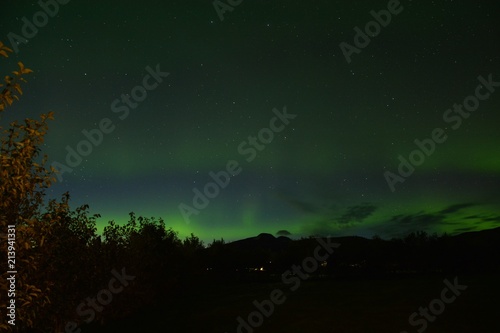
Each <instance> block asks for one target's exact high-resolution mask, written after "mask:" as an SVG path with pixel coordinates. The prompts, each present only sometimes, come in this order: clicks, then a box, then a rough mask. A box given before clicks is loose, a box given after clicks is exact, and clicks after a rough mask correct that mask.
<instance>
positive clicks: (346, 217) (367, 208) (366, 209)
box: [337, 203, 377, 224]
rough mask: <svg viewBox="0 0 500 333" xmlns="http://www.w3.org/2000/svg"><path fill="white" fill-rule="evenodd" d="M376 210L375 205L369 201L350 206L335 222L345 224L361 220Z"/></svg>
mask: <svg viewBox="0 0 500 333" xmlns="http://www.w3.org/2000/svg"><path fill="white" fill-rule="evenodd" d="M376 210H377V207H375V206H374V205H372V204H369V203H363V204H361V205H357V206H351V207H349V208H347V212H345V213H344V214H342V215H341V216H340V217H339V218H338V219H337V222H338V223H340V224H347V223H351V222H358V223H359V222H362V221H363V220H364V219H366V218H367V217H369V216H370V215H372V214H373V212H374V211H376Z"/></svg>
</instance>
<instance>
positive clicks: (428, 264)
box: [16, 194, 499, 332]
mask: <svg viewBox="0 0 500 333" xmlns="http://www.w3.org/2000/svg"><path fill="white" fill-rule="evenodd" d="M97 218H99V215H90V213H89V210H88V206H87V205H84V206H82V207H79V208H77V209H76V210H71V209H70V207H69V195H68V194H65V195H64V196H63V198H62V200H61V201H60V202H57V201H50V203H49V205H48V207H47V209H46V210H45V211H44V212H43V213H39V214H38V215H36V216H35V217H34V220H36V223H34V224H31V225H29V226H24V227H27V228H24V229H23V225H19V226H17V228H19V229H20V230H28V231H29V232H30V234H29V244H21V245H22V246H23V248H22V251H19V254H18V258H17V262H18V266H17V270H18V272H19V273H20V274H21V275H22V276H24V279H21V280H20V281H21V282H22V283H28V284H29V286H30V288H33V293H31V294H30V293H28V296H27V298H26V300H24V302H23V304H18V306H19V308H18V311H19V318H18V319H19V320H18V321H17V322H16V329H19V330H20V331H23V332H29V331H33V332H54V328H56V330H55V331H56V332H79V331H78V329H79V328H80V327H85V325H86V324H89V323H92V324H94V325H95V324H97V323H105V322H107V321H114V320H119V319H121V318H124V317H128V316H130V315H133V314H137V312H138V311H139V310H141V309H142V310H143V309H145V308H148V307H150V306H154V305H156V304H162V303H164V302H165V300H168V299H175V298H176V297H183V295H184V294H185V293H188V292H190V288H191V287H192V286H194V285H196V286H198V287H200V286H206V287H210V285H211V284H214V283H224V284H226V283H232V282H236V283H239V282H248V281H252V282H256V281H273V282H279V281H280V280H281V274H282V273H283V272H285V271H286V270H288V269H290V267H291V266H292V265H295V264H300V263H301V262H302V260H303V259H304V258H306V257H310V256H312V255H313V250H314V248H315V247H316V246H317V245H318V241H317V239H316V238H314V237H310V238H303V239H300V240H295V241H293V240H291V239H289V238H286V237H278V238H275V237H274V236H272V235H268V234H261V235H259V236H258V237H254V238H251V239H246V240H242V241H237V242H232V243H225V242H224V241H223V240H214V241H213V242H212V243H211V244H209V245H208V246H206V247H205V246H204V244H203V242H202V241H200V239H199V238H197V237H196V236H194V235H192V234H191V236H190V237H187V238H185V239H180V238H179V236H178V234H177V232H175V231H174V230H172V229H171V228H167V227H166V225H165V222H164V221H163V220H162V219H161V218H158V219H157V218H146V217H141V216H139V217H137V216H136V215H135V214H134V213H130V219H129V221H128V222H127V223H126V224H124V225H118V224H116V223H115V222H113V221H111V222H109V223H108V225H107V226H106V227H105V228H104V231H103V233H102V235H99V234H98V233H97V229H96V221H97ZM24 239H25V240H26V239H28V238H26V235H25V236H24ZM497 239H498V237H496V238H495V237H493V238H492V239H488V238H487V237H482V236H478V237H476V238H473V237H472V238H470V237H469V238H464V237H462V238H459V237H450V236H447V235H443V236H440V237H438V236H436V235H428V234H427V233H425V232H416V233H412V234H410V235H408V236H407V237H405V238H403V239H393V240H390V241H387V240H382V239H380V238H377V237H375V238H374V239H365V238H361V237H340V238H334V241H335V242H337V243H339V244H340V245H341V246H340V247H339V248H338V249H337V250H336V251H335V252H334V253H333V255H332V256H330V257H329V258H328V259H327V260H326V261H325V262H322V263H320V265H319V267H318V269H317V270H316V271H315V272H314V273H313V274H310V278H311V279H317V278H353V277H355V278H374V277H389V276H403V275H408V274H428V273H438V274H452V273H453V274H459V273H461V274H463V273H478V272H493V271H496V272H498V266H497V263H498V262H499V261H498V260H496V261H495V260H494V259H493V257H492V254H494V252H493V251H495V249H497V248H498V246H497V245H496V244H497ZM488 249H491V251H492V252H491V253H490V255H487V254H488V253H487V252H488ZM497 254H498V253H497ZM494 258H497V259H498V255H497V256H496V257H494ZM19 287H22V286H19ZM202 288H203V287H202ZM21 289H22V288H21ZM92 302H94V303H92ZM68 325H69V326H68Z"/></svg>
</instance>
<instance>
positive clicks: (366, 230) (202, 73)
mask: <svg viewBox="0 0 500 333" xmlns="http://www.w3.org/2000/svg"><path fill="white" fill-rule="evenodd" d="M42 2H43V1H42ZM61 2H63V3H64V1H61ZM223 2H224V3H227V2H226V1H223ZM234 2H236V1H234ZM400 5H401V6H402V8H403V10H402V11H401V12H400V13H399V14H397V16H396V15H394V16H392V20H391V22H390V23H389V24H388V25H387V26H386V27H383V28H382V29H381V31H380V33H379V34H378V35H377V36H374V37H371V40H370V43H369V44H368V45H366V47H364V48H362V49H360V52H359V53H354V54H352V57H351V58H352V59H351V60H352V61H351V62H350V63H348V62H347V61H346V58H345V56H344V54H343V52H342V49H341V48H340V47H339V45H340V44H341V43H348V44H351V45H354V38H355V34H356V30H355V27H359V28H360V29H361V30H363V28H364V27H365V25H366V24H367V23H368V22H370V21H372V20H374V18H373V16H372V15H371V14H370V11H372V10H373V11H375V12H379V11H381V10H383V9H386V8H387V7H388V1H376V2H356V3H353V2H348V1H326V0H325V1H311V2H308V3H307V4H306V3H303V2H291V1H264V0H262V1H242V2H241V3H240V4H239V5H238V6H234V7H233V10H232V11H226V12H225V13H224V15H223V17H224V20H222V21H221V20H220V17H219V15H218V13H217V11H216V9H215V8H214V6H213V1H177V0H176V1H167V2H162V1H152V0H146V1H141V2H137V1H108V2H106V3H99V4H96V5H95V6H88V4H86V3H83V2H81V1H76V0H72V1H67V3H66V4H59V5H58V12H57V14H54V16H53V17H49V18H48V21H47V24H46V25H44V26H43V27H39V28H38V29H37V30H38V32H37V33H36V34H34V36H33V37H32V38H27V39H28V42H27V43H26V44H25V43H22V42H21V43H19V45H17V48H18V52H17V53H15V54H12V56H11V57H9V58H8V59H5V60H3V62H2V69H3V72H2V73H3V74H4V75H6V74H7V72H8V71H10V70H11V69H14V68H15V64H16V63H17V62H18V61H22V62H23V63H24V64H25V65H26V66H27V67H29V68H31V69H33V70H34V72H35V73H34V74H32V75H31V76H30V77H28V83H27V84H26V85H25V86H24V95H23V97H22V99H21V100H20V101H19V102H17V103H16V104H15V105H13V106H12V108H11V109H10V110H9V112H7V113H6V116H5V117H4V118H2V119H0V121H1V122H2V125H4V124H8V123H9V122H10V121H12V120H14V119H24V118H25V117H32V118H34V117H38V115H39V114H40V113H46V112H49V111H54V112H55V120H54V121H52V122H51V123H50V124H49V125H50V129H49V134H48V135H47V137H46V141H45V145H44V147H43V153H45V154H48V156H49V161H50V163H52V162H58V163H63V164H67V163H66V161H65V160H66V158H67V153H68V151H67V149H66V147H67V146H69V147H72V148H74V149H77V148H76V147H77V145H78V144H79V142H81V141H82V140H86V139H88V138H87V137H86V136H85V134H84V133H82V131H92V130H93V129H96V128H99V127H100V126H101V125H102V120H103V119H109V120H110V123H106V124H105V127H106V128H108V129H110V128H111V127H110V126H114V127H113V130H109V132H108V133H104V134H103V136H102V140H99V144H97V145H93V146H92V152H91V153H89V154H88V156H84V157H83V158H82V160H81V162H80V163H77V164H78V165H77V166H75V167H72V169H73V170H72V172H66V173H64V174H63V175H62V181H60V182H58V183H56V184H55V185H54V186H53V187H52V188H51V189H50V191H49V195H50V196H51V197H54V198H55V197H59V196H60V195H61V194H62V193H64V192H65V191H69V192H70V194H71V198H72V204H73V205H74V206H76V205H80V204H84V203H85V204H89V205H90V207H91V211H92V212H93V213H100V214H101V216H102V217H101V218H100V219H99V226H100V227H101V228H102V227H103V226H104V225H105V224H106V223H107V221H108V220H115V221H117V222H119V223H123V222H126V221H127V220H128V213H129V212H131V211H133V212H135V213H136V214H137V215H144V216H148V217H150V216H156V217H162V218H163V219H164V220H165V221H166V224H167V226H169V227H172V228H173V229H174V230H176V231H179V233H180V236H181V237H184V236H188V235H189V234H190V233H194V234H195V235H197V236H199V237H200V238H201V239H203V240H204V241H205V242H210V241H212V239H220V238H221V237H223V238H224V239H225V240H236V239H239V238H244V237H251V236H255V235H257V234H259V233H261V232H267V233H271V234H276V233H277V232H278V231H279V230H286V231H288V232H289V233H290V234H291V237H300V236H309V235H335V236H341V235H359V236H364V237H372V236H373V235H375V234H377V235H380V236H381V237H383V238H391V237H395V236H401V235H405V234H407V233H409V232H411V231H416V230H425V231H427V232H430V233H433V232H437V233H442V232H448V233H452V234H455V233H460V232H465V231H474V230H483V229H489V228H494V227H498V226H500V200H499V199H500V193H499V188H500V148H499V147H500V146H499V143H500V131H499V130H498V124H499V120H500V114H499V107H500V89H499V88H496V90H495V85H494V84H493V85H492V87H493V88H492V89H493V91H491V90H487V88H486V87H483V89H482V90H481V91H482V92H483V93H484V92H486V91H488V92H489V93H490V95H489V97H488V98H487V99H485V100H481V101H480V103H479V105H478V107H477V109H476V110H475V111H474V112H471V113H470V114H468V116H467V117H465V116H464V117H462V118H461V120H460V121H461V122H460V125H459V126H457V122H458V120H454V121H448V122H447V121H445V120H444V119H443V115H444V114H447V110H449V109H453V108H454V105H455V104H461V103H465V102H464V99H466V98H467V97H468V96H471V95H474V93H475V90H476V87H477V86H478V85H479V84H482V85H483V86H484V85H485V84H484V82H482V81H481V80H478V77H482V78H484V79H485V80H488V78H491V80H492V81H494V82H500V66H499V60H500V56H499V55H500V49H499V46H498V42H495V41H497V40H498V38H499V37H500V26H499V25H498V24H497V23H496V18H497V15H495V13H498V9H499V5H498V4H497V3H496V2H494V1H484V2H475V1H465V2H460V3H457V2H453V1H426V2H417V1H401V2H400ZM40 10H41V7H40V5H39V4H38V3H37V2H36V1H15V2H14V1H12V2H9V5H8V6H7V5H4V6H3V8H2V11H1V14H0V31H1V35H0V41H2V42H3V43H4V44H6V45H7V46H9V47H11V48H12V46H11V45H10V41H9V37H8V34H9V33H10V32H12V33H15V34H17V35H22V34H23V32H22V30H23V24H25V21H23V17H26V18H27V19H28V20H30V21H32V20H33V16H34V14H35V13H37V12H38V11H40ZM11 36H12V35H11ZM157 66H159V67H157ZM148 68H149V70H148ZM157 68H159V69H160V70H161V71H162V72H164V73H168V76H167V75H166V74H165V75H164V76H163V77H161V82H160V81H158V80H157V81H155V80H154V75H153V74H152V72H154V71H155V70H157ZM148 74H149V75H150V76H152V77H153V78H152V79H151V80H149V81H144V80H145V79H144V78H145V76H146V75H148ZM150 78H151V77H150ZM154 82H157V83H158V84H157V85H155V87H154V89H147V86H149V87H150V88H152V85H153V84H154ZM137 86H144V87H146V88H145V90H144V91H146V92H147V96H144V98H142V97H141V96H143V95H140V94H141V93H142V90H140V89H136V90H134V88H135V87H137ZM134 96H135V97H139V99H141V101H140V102H137V103H136V105H135V104H128V103H134V102H133V101H131V99H132V100H133V99H134V98H135V97H134ZM116 100H118V101H119V102H118V103H115V101H116ZM127 100H128V101H129V102H127ZM127 105H128V107H127ZM132 105H133V106H132ZM118 107H122V109H121V111H119V112H117V108H118ZM123 107H126V108H128V111H127V112H126V113H125V111H124V109H123ZM284 108H286V110H287V112H288V113H289V114H292V115H296V118H293V119H290V121H289V123H288V124H285V125H284V127H283V128H281V130H279V131H277V130H275V128H277V127H274V128H273V126H274V125H276V124H277V122H276V123H274V125H272V124H271V120H272V119H273V117H276V112H275V111H273V110H279V111H282V110H283V109H284ZM125 114H126V116H125ZM448 116H450V114H448ZM276 126H278V125H276ZM264 128H269V129H271V131H272V139H270V138H271V137H270V136H269V135H270V134H269V133H270V132H269V131H264V132H265V133H264V132H262V130H263V129H264ZM436 128H441V129H442V130H443V133H444V135H447V139H446V141H444V142H442V143H439V144H436V146H435V150H433V152H432V154H430V155H429V156H426V157H425V161H424V162H423V163H422V164H421V165H418V166H415V170H414V171H413V172H412V174H411V175H410V176H408V177H407V178H406V179H405V181H404V182H403V183H398V184H397V185H396V186H395V188H396V190H395V191H391V189H390V186H388V183H387V181H386V179H385V177H384V173H385V172H387V171H390V172H394V173H396V172H397V170H398V165H399V163H400V160H399V156H400V155H401V156H403V157H404V158H405V159H408V158H409V155H410V154H411V152H412V151H414V150H415V149H417V148H418V147H417V145H416V144H415V140H420V141H422V140H425V139H427V138H430V137H432V133H433V130H434V129H436ZM261 132H262V133H264V134H262V135H259V133H261ZM266 135H267V136H266ZM252 138H254V139H252ZM252 140H256V142H253V141H252ZM263 140H264V141H266V140H267V141H266V142H265V143H264V144H263V143H262V142H263ZM252 142H253V143H252ZM242 143H246V145H245V144H244V145H243V146H241V145H242ZM252 147H253V148H252ZM245 149H246V152H243V153H242V151H245ZM248 149H253V150H254V152H252V153H251V152H249V150H248ZM249 157H253V158H249ZM228 161H236V162H237V163H238V167H239V168H241V169H240V172H238V173H237V175H234V176H233V177H231V179H230V181H229V182H228V183H227V186H225V187H224V188H219V191H218V194H217V195H215V196H214V197H213V198H210V200H209V204H208V205H206V207H204V208H202V209H198V211H199V212H198V214H193V215H191V216H190V223H186V221H185V219H184V218H183V215H182V213H181V211H180V210H179V205H180V204H186V205H189V206H193V197H194V196H195V194H196V190H195V189H198V190H200V191H201V192H202V191H203V188H204V187H205V186H206V184H207V183H210V182H215V181H214V179H213V177H212V176H211V173H212V174H217V173H220V172H221V171H223V170H228ZM233 167H234V168H236V166H234V165H233Z"/></svg>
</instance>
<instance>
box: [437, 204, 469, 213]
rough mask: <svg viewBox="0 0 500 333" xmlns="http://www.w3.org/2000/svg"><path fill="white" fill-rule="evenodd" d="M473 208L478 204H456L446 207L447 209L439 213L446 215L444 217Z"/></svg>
mask: <svg viewBox="0 0 500 333" xmlns="http://www.w3.org/2000/svg"><path fill="white" fill-rule="evenodd" d="M472 206H476V204H475V203H461V204H455V205H451V206H448V207H446V208H445V209H443V210H441V211H440V212H439V213H441V214H444V215H448V214H453V213H456V212H458V211H459V210H462V209H464V208H468V207H472Z"/></svg>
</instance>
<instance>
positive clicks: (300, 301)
mask: <svg viewBox="0 0 500 333" xmlns="http://www.w3.org/2000/svg"><path fill="white" fill-rule="evenodd" d="M454 277H455V276H425V277H407V278H398V279H394V278H392V279H379V280H374V279H372V280H367V279H356V280H352V279H328V280H315V281H306V282H303V283H302V284H301V286H300V288H298V289H297V290H296V291H293V292H292V291H290V286H291V285H290V284H289V285H285V284H283V283H272V282H258V283H237V284H235V283H233V284H229V283H228V284H219V285H211V286H209V287H202V286H198V287H196V286H191V290H190V291H189V293H188V294H187V295H185V296H183V297H182V298H179V299H170V300H168V301H166V302H165V304H163V305H162V306H158V307H156V308H154V309H147V310H145V311H144V312H143V313H142V314H140V315H138V316H136V317H135V318H128V319H126V320H124V321H121V322H119V323H111V324H109V325H108V326H107V327H105V328H100V329H96V330H85V331H84V332H96V333H98V332H99V333H100V332H123V333H125V332H206V333H210V332H218V333H223V332H229V333H231V332H237V327H238V323H237V321H236V318H237V317H238V316H241V317H243V318H245V319H246V318H247V317H248V314H249V313H250V312H252V311H255V310H256V309H255V307H254V305H253V304H252V302H253V301H254V300H258V301H262V300H264V299H268V298H269V293H270V292H271V291H272V290H273V289H276V288H279V289H281V290H283V291H285V295H286V301H285V302H284V303H283V304H282V305H277V306H276V307H275V311H274V313H273V314H272V315H271V316H270V317H269V318H265V319H264V323H263V324H262V326H260V327H258V328H255V329H254V332H263V333H264V332H273V333H279V332H286V333H293V332H349V333H356V332H360V333H361V332H363V333H367V332H384V333H385V332H398V333H399V332H402V331H405V330H406V331H407V332H408V333H411V332H417V329H419V328H421V327H422V326H421V325H417V326H411V325H410V324H409V322H408V317H409V316H410V315H411V314H412V313H413V312H415V311H418V309H419V307H421V306H422V307H427V306H428V305H429V303H430V302H431V301H432V300H433V299H435V298H440V295H441V291H442V289H443V288H444V287H445V284H444V283H443V280H444V279H445V278H447V279H448V280H450V281H453V279H454ZM499 281H500V279H499V276H477V275H476V276H458V282H459V284H462V285H467V286H468V288H467V290H465V291H463V292H462V295H460V296H459V297H457V299H456V300H455V301H454V302H452V303H451V304H449V305H446V308H445V310H444V312H443V313H442V314H441V315H439V316H437V318H436V319H435V321H434V322H429V324H428V327H427V329H426V330H425V332H428V333H433V332H440V333H460V332H477V333H480V332H481V333H482V332H497V331H498V327H499V326H500V325H499V323H498V310H499V308H500V307H499V305H498V300H500V286H499ZM167 303H168V304H169V305H166V304H167ZM241 332H245V333H247V332H249V331H247V330H242V331H241ZM422 332H423V330H422Z"/></svg>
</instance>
